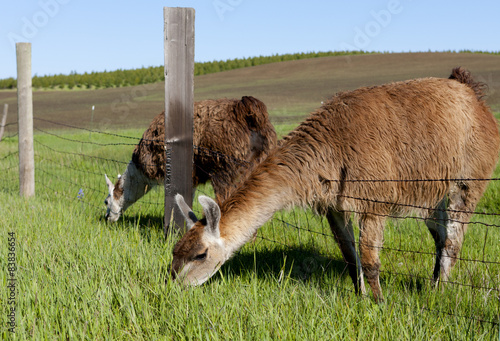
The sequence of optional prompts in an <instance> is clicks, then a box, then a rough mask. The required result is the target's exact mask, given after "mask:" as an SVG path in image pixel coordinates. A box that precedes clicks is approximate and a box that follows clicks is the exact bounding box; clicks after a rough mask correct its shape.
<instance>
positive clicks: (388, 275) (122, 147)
mask: <svg viewBox="0 0 500 341" xmlns="http://www.w3.org/2000/svg"><path fill="white" fill-rule="evenodd" d="M34 120H35V125H34V131H35V137H34V144H35V165H36V170H35V174H36V176H35V183H36V191H37V195H40V194H43V195H46V196H47V197H49V198H50V197H59V198H64V199H65V200H67V201H70V202H73V203H76V204H81V205H85V206H86V207H88V208H89V210H90V212H93V214H95V215H96V217H99V219H104V213H105V206H104V204H103V201H104V199H105V197H106V196H107V194H108V193H107V187H106V185H105V181H104V174H105V173H107V174H108V176H111V175H112V176H113V177H115V176H116V175H117V174H120V173H122V172H123V171H124V170H125V169H126V166H127V164H128V162H129V160H130V157H131V154H132V150H133V148H134V146H135V145H136V144H137V143H138V142H139V140H140V138H141V135H142V132H138V133H137V135H136V136H131V135H127V134H117V133H113V132H106V131H100V130H96V129H87V128H82V127H75V126H71V125H68V124H63V123H58V122H54V121H49V120H45V119H41V118H35V119H34ZM40 123H43V128H41V127H40V126H41V124H40ZM6 128H8V129H6V135H4V139H3V141H2V142H1V145H0V146H1V147H2V148H1V149H0V174H2V176H1V177H0V191H3V192H7V193H18V191H19V182H18V171H19V169H18V167H19V166H18V152H17V134H16V133H15V130H16V128H17V127H16V124H10V125H9V126H8V127H7V126H6ZM194 147H195V148H197V151H198V152H199V153H204V154H206V155H208V156H212V157H218V158H220V157H224V158H226V159H228V160H229V161H231V162H236V163H239V164H243V165H244V164H246V161H243V160H236V159H234V158H229V157H227V156H225V155H223V154H221V153H219V152H218V151H214V150H209V149H207V148H204V147H201V146H194ZM204 171H206V172H207V173H209V170H204ZM496 174H498V170H497V173H496ZM452 180H462V181H469V182H472V181H490V189H489V191H488V192H487V193H486V195H485V197H487V198H486V199H483V201H482V202H481V203H480V205H479V206H478V208H477V210H476V211H475V212H474V215H473V218H472V220H471V222H470V223H469V227H468V232H467V234H466V237H465V241H464V246H463V248H462V251H461V253H460V256H459V258H458V260H457V264H456V265H455V267H454V269H453V270H452V276H451V277H450V279H449V280H448V281H447V283H446V295H445V297H446V299H447V300H448V301H449V302H450V303H449V304H448V305H443V304H437V303H436V302H434V301H432V302H431V301H428V300H427V301H426V295H422V302H421V309H422V310H425V311H431V312H435V313H436V314H441V315H443V314H444V315H449V316H453V317H455V318H464V319H469V320H470V321H473V322H475V323H480V324H482V325H484V326H486V328H492V330H493V329H494V328H496V329H498V325H499V319H500V304H499V300H500V193H499V192H500V178H499V177H492V178H491V179H429V180H428V179H414V180H409V181H417V182H420V181H452ZM331 181H337V180H334V179H331ZM357 181H362V182H381V181H383V182H387V181H401V180H394V179H373V180H370V179H366V180H357ZM405 181H406V180H405ZM196 192H197V193H198V194H205V195H209V196H212V197H213V192H212V190H211V187H210V186H199V187H198V189H197V190H196ZM346 198H349V199H352V200H360V201H370V202H372V203H376V204H383V205H387V204H391V205H392V204H394V203H390V202H387V201H377V200H376V199H373V198H361V197H346ZM193 205H194V207H193V209H194V210H195V212H196V213H197V214H201V212H200V207H199V205H197V204H196V201H195V203H194V204H193ZM405 206H406V207H405V208H406V209H408V208H409V209H414V210H417V211H418V210H436V208H431V207H423V206H412V205H405ZM450 212H453V211H450ZM455 212H461V213H471V212H468V211H455ZM347 213H349V214H352V215H355V214H357V213H358V212H347ZM139 214H140V216H141V219H146V220H150V221H155V222H156V223H158V224H161V222H162V221H163V214H164V190H163V188H162V186H158V188H157V189H156V190H154V191H151V192H150V193H148V195H146V196H144V197H143V198H142V199H140V200H139V201H138V202H137V203H135V204H134V205H132V206H131V207H130V208H129V209H128V210H127V211H126V213H125V214H124V219H134V216H136V215H139ZM374 214H376V213H374ZM385 217H387V218H391V219H390V220H389V222H388V225H387V227H386V230H385V235H384V236H385V245H384V246H383V247H381V248H380V254H381V259H382V268H381V278H382V281H383V282H387V283H388V284H389V285H386V286H385V287H386V288H387V289H386V290H391V289H390V288H393V289H392V290H398V288H405V289H408V290H410V292H415V293H416V294H418V293H420V292H424V291H425V288H428V287H432V282H433V279H432V270H433V266H434V261H435V257H436V256H435V249H434V240H433V239H432V238H431V237H430V235H429V232H428V229H427V226H426V225H425V219H423V218H421V217H417V216H407V217H404V218H401V217H398V216H393V215H386V216H385ZM356 229H357V227H355V232H358V231H359V230H356ZM356 242H358V241H356ZM251 247H254V248H258V249H259V250H260V251H259V252H261V253H263V257H264V258H266V255H267V256H269V257H270V258H272V256H273V255H275V253H276V252H282V253H285V254H291V255H292V256H294V257H295V260H294V266H293V267H292V270H291V276H294V277H295V278H297V279H300V280H305V281H306V280H309V279H311V278H321V276H323V275H325V274H328V273H332V272H333V273H335V274H336V275H338V278H339V279H338V286H337V288H338V289H340V290H342V291H346V292H353V291H354V289H353V287H352V284H351V283H350V279H349V278H348V275H347V274H348V271H347V265H346V264H345V263H344V262H343V260H342V255H341V253H340V251H339V250H338V247H337V246H336V243H335V241H334V239H333V235H332V233H331V230H330V227H329V224H328V221H327V219H326V218H325V217H322V216H318V215H315V214H313V213H312V212H311V211H310V210H304V209H294V210H292V211H290V212H278V213H276V214H275V216H274V217H273V219H272V220H271V221H270V222H268V223H267V224H266V225H264V226H263V227H262V228H261V229H260V230H259V232H258V235H257V238H256V240H255V241H254V243H253V244H252V246H251ZM266 250H267V251H266ZM276 250H278V251H276ZM241 252H245V251H241ZM273 262H274V261H273V260H271V261H269V263H268V264H267V267H266V269H269V268H273V266H276V267H280V266H281V265H282V264H277V263H273ZM276 271H277V272H278V271H279V270H276ZM389 295H390V291H389ZM397 304H402V305H405V304H408V303H406V302H404V301H398V302H397ZM486 306H487V307H489V308H488V309H485V307H486ZM441 307H445V308H441Z"/></svg>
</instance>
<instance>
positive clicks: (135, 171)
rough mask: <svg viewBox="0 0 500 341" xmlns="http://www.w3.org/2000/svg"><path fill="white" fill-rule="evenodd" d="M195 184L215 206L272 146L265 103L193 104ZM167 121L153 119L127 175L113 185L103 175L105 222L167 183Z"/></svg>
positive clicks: (161, 117) (246, 99) (225, 101)
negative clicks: (208, 192) (205, 186)
mask: <svg viewBox="0 0 500 341" xmlns="http://www.w3.org/2000/svg"><path fill="white" fill-rule="evenodd" d="M193 130H194V131H193V143H194V145H195V148H194V168H193V185H194V186H197V185H198V184H202V183H205V182H207V181H208V180H211V183H212V185H213V188H214V192H215V194H216V197H217V199H218V200H219V202H222V201H223V199H225V198H226V197H227V196H228V193H229V191H230V189H231V188H232V187H234V186H235V183H236V181H237V180H238V179H239V178H240V177H241V176H242V175H243V174H244V173H246V172H247V170H248V169H249V168H250V165H251V164H253V163H254V162H256V161H260V160H261V159H262V158H263V157H264V156H265V155H267V153H268V152H269V151H270V150H271V149H272V148H274V147H275V146H276V132H275V130H274V127H273V125H272V124H271V122H270V120H269V115H268V113H267V108H266V106H265V104H264V103H262V102H261V101H259V100H258V99H256V98H254V97H250V96H245V97H242V98H241V100H238V99H219V100H204V101H200V102H196V103H195V104H194V129H193ZM164 141H165V116H164V113H161V114H159V115H157V116H156V117H155V118H154V119H153V121H152V122H151V124H150V125H149V128H148V129H147V130H146V131H145V132H144V134H143V135H142V138H141V140H140V141H139V144H138V145H137V146H136V147H135V149H134V152H133V154H132V160H131V161H130V162H129V164H128V166H127V169H126V171H125V173H124V174H123V175H121V176H119V177H118V181H117V182H116V184H113V183H112V182H111V181H110V180H109V179H108V177H107V176H106V175H105V178H106V183H107V185H108V190H109V195H108V197H107V198H106V200H105V201H104V203H105V204H106V207H107V212H106V218H107V219H108V220H109V221H116V220H118V218H119V217H120V215H121V214H122V212H123V211H125V210H126V209H127V208H128V207H129V206H130V205H132V204H133V203H134V202H136V201H137V200H138V199H140V198H141V197H142V196H143V195H144V194H146V193H147V192H148V191H149V190H150V189H151V188H153V187H155V186H156V185H159V184H162V183H163V180H164V178H165V167H166V162H165V142H164Z"/></svg>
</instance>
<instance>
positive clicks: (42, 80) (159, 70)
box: [0, 50, 500, 89]
mask: <svg viewBox="0 0 500 341" xmlns="http://www.w3.org/2000/svg"><path fill="white" fill-rule="evenodd" d="M448 52H453V51H448ZM460 52H466V53H471V52H474V53H493V54H500V52H482V51H469V50H463V51H460ZM371 53H377V52H367V51H328V52H304V53H290V54H281V55H278V54H275V55H272V56H258V57H249V58H236V59H228V60H225V61H211V62H197V63H195V65H194V74H195V76H199V75H206V74H210V73H215V72H221V71H229V70H234V69H239V68H244V67H250V66H257V65H263V64H269V63H277V62H284V61H290V60H299V59H308V58H319V57H331V56H346V55H358V54H371ZM163 80H165V76H164V68H163V66H151V67H143V68H139V69H134V70H121V69H120V70H116V71H103V72H91V73H87V72H85V73H83V74H79V73H76V72H71V73H70V74H69V75H63V74H59V75H48V76H36V75H35V76H34V77H33V79H32V85H33V88H37V89H101V88H114V87H123V86H132V85H141V84H149V83H155V82H160V81H163ZM16 87H17V80H16V79H15V78H6V79H0V89H15V88H16Z"/></svg>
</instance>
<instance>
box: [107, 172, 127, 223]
mask: <svg viewBox="0 0 500 341" xmlns="http://www.w3.org/2000/svg"><path fill="white" fill-rule="evenodd" d="M104 177H105V178H106V185H107V186H108V196H107V197H106V200H104V204H105V205H106V219H107V220H108V221H110V222H115V221H117V220H118V218H120V215H121V213H122V208H123V191H115V185H113V183H112V182H111V180H109V178H108V176H107V175H106V174H104ZM120 181H121V177H120V175H118V182H117V184H119V183H120Z"/></svg>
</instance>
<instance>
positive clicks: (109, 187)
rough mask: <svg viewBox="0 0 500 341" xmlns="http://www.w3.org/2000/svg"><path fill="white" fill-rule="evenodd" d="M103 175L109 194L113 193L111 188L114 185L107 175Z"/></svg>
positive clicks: (113, 187)
mask: <svg viewBox="0 0 500 341" xmlns="http://www.w3.org/2000/svg"><path fill="white" fill-rule="evenodd" d="M104 177H105V178H106V185H108V191H109V194H113V190H114V189H115V185H113V183H112V182H111V180H109V178H108V176H107V175H106V174H104Z"/></svg>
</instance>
